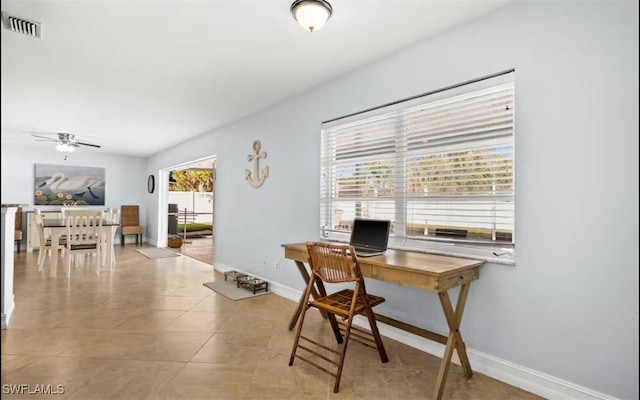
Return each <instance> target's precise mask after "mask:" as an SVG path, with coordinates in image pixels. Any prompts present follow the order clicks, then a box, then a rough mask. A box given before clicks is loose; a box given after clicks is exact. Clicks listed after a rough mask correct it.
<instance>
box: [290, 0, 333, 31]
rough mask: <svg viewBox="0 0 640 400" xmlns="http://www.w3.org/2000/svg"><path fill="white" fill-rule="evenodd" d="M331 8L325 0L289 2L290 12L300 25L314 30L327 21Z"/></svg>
mask: <svg viewBox="0 0 640 400" xmlns="http://www.w3.org/2000/svg"><path fill="white" fill-rule="evenodd" d="M332 12H333V9H332V8H331V4H329V3H328V2H327V1H325V0H296V1H294V2H293V4H291V14H293V18H295V19H296V21H298V23H299V24H300V26H302V27H303V28H304V29H306V30H308V31H309V32H315V31H317V30H318V29H320V28H322V27H323V26H324V24H325V23H326V22H327V20H328V19H329V17H331V13H332Z"/></svg>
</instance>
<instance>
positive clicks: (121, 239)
mask: <svg viewBox="0 0 640 400" xmlns="http://www.w3.org/2000/svg"><path fill="white" fill-rule="evenodd" d="M120 244H121V245H122V246H124V235H120Z"/></svg>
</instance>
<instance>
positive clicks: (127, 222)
mask: <svg viewBox="0 0 640 400" xmlns="http://www.w3.org/2000/svg"><path fill="white" fill-rule="evenodd" d="M139 209H140V207H139V206H121V207H120V225H121V226H138V225H140V218H139V216H138V212H139Z"/></svg>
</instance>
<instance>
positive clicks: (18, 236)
mask: <svg viewBox="0 0 640 400" xmlns="http://www.w3.org/2000/svg"><path fill="white" fill-rule="evenodd" d="M13 236H14V239H15V240H22V231H19V230H16V231H15V233H14V235H13Z"/></svg>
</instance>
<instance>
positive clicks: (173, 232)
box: [159, 157, 216, 265]
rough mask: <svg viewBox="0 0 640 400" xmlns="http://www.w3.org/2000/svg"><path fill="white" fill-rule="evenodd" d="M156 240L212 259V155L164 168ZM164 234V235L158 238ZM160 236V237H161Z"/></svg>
mask: <svg viewBox="0 0 640 400" xmlns="http://www.w3.org/2000/svg"><path fill="white" fill-rule="evenodd" d="M160 176H161V178H162V179H163V180H164V182H163V183H165V184H164V185H162V186H163V187H164V188H165V189H164V191H163V196H161V200H160V211H159V213H161V214H163V215H160V220H161V221H164V222H165V223H164V226H163V225H162V224H160V232H159V233H160V235H159V241H160V242H161V243H162V245H163V246H164V245H167V246H168V247H171V249H172V250H174V251H177V252H180V253H182V254H184V255H186V256H189V257H192V258H195V259H198V260H200V261H203V262H206V263H208V264H211V265H213V263H214V259H215V234H214V232H215V229H214V221H215V214H214V211H215V177H216V160H215V157H209V158H205V159H200V160H195V161H192V162H190V163H186V164H182V165H176V166H173V167H170V168H165V169H163V170H162V171H161V174H160ZM162 236H164V238H162ZM161 238H162V239H161Z"/></svg>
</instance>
